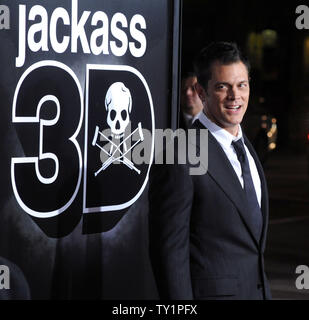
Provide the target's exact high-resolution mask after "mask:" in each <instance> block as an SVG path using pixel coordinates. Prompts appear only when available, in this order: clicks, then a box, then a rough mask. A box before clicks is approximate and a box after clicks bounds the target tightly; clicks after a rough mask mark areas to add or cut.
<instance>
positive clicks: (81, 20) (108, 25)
mask: <svg viewBox="0 0 309 320" xmlns="http://www.w3.org/2000/svg"><path fill="white" fill-rule="evenodd" d="M4 7H6V6H0V10H3V8H4ZM4 14H5V13H2V14H1V11H0V28H4V27H7V25H8V24H7V22H3V21H4ZM90 15H91V12H90V11H82V12H81V13H80V14H79V12H78V0H72V6H71V15H70V13H69V12H68V11H67V10H66V9H64V8H62V7H58V8H55V10H54V11H53V12H52V13H51V16H50V17H49V16H48V12H47V11H46V9H45V8H44V7H43V6H40V5H35V6H33V7H32V8H31V9H30V11H29V15H28V20H29V21H34V23H33V24H29V25H30V27H29V29H28V30H27V25H28V23H27V7H26V5H19V40H18V56H17V57H16V61H15V64H16V67H22V66H23V65H24V63H25V59H26V50H27V48H29V49H30V51H32V52H38V51H49V45H50V48H51V49H52V50H53V51H54V52H57V53H64V52H66V51H67V50H70V52H71V53H77V52H78V49H79V48H80V47H81V49H82V51H83V53H85V54H91V53H92V54H94V55H99V54H104V55H108V54H110V52H111V53H112V54H113V55H115V56H117V57H120V56H123V55H125V54H126V53H127V52H128V49H129V52H130V53H131V54H132V56H134V57H136V58H139V57H142V56H143V55H144V54H145V52H146V48H147V39H146V36H145V33H143V32H142V30H146V21H145V19H144V17H143V16H142V15H140V14H135V15H133V17H132V18H131V20H129V19H127V17H126V16H125V15H124V14H123V13H121V12H117V13H115V14H114V15H113V16H112V17H111V20H109V17H108V16H107V14H106V13H105V12H103V11H96V12H94V13H93V15H92V17H91V19H90ZM49 19H50V20H49ZM87 23H88V25H87ZM61 24H62V25H61ZM89 24H91V26H93V27H96V28H95V29H94V30H93V31H92V33H91V34H90V35H89V42H88V38H87V36H88V35H87V34H86V30H89V27H90V26H89ZM59 25H60V27H59ZM63 26H71V28H70V29H71V30H70V31H68V34H64V33H65V31H63V30H66V28H64V27H63ZM128 26H129V27H128ZM87 27H88V28H87ZM128 34H130V35H131V39H133V41H130V42H129V40H128V39H129V38H128ZM110 36H112V37H113V39H112V40H111V41H110ZM49 41H50V43H49ZM69 48H70V49H69Z"/></svg>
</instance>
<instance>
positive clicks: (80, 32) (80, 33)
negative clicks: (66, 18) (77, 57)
mask: <svg viewBox="0 0 309 320" xmlns="http://www.w3.org/2000/svg"><path fill="white" fill-rule="evenodd" d="M89 16H90V11H84V12H83V14H82V16H81V18H80V19H79V21H78V2H77V0H72V32H71V39H72V43H71V51H72V52H75V53H76V52H77V40H78V38H80V43H81V45H82V48H83V51H84V53H90V49H89V45H88V40H87V37H86V33H85V23H86V21H87V20H88V17H89Z"/></svg>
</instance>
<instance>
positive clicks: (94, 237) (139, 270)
mask: <svg viewBox="0 0 309 320" xmlns="http://www.w3.org/2000/svg"><path fill="white" fill-rule="evenodd" d="M20 4H24V5H26V14H27V16H28V13H29V10H30V9H31V8H32V7H33V6H34V5H41V6H43V7H44V8H45V9H46V11H47V13H48V17H49V19H50V17H51V14H52V12H53V10H54V9H55V8H57V7H63V8H64V9H65V10H66V11H67V12H68V14H69V16H70V17H71V5H72V2H71V0H65V1H60V0H53V1H47V0H45V1H33V0H29V1H21V0H2V1H1V5H6V6H8V8H9V10H10V28H9V29H7V30H6V29H2V30H0V65H1V72H0V108H1V109H0V110H1V111H0V112H1V116H0V155H1V156H0V177H1V187H0V192H1V193H0V256H2V257H4V258H6V259H8V260H10V261H11V262H13V263H15V264H16V265H17V266H18V267H19V268H20V269H21V271H22V272H23V273H24V275H25V278H26V280H27V282H28V284H29V287H30V291H31V297H32V298H33V299H50V298H69V299H74V298H82V299H86V298H103V299H104V298H107V299H139V298H142V299H152V298H156V297H157V292H156V288H155V284H154V280H153V276H152V271H151V267H150V264H149V259H148V247H147V246H148V243H147V237H148V231H147V187H146V189H145V190H144V192H143V193H142V195H141V196H140V197H139V199H138V200H137V201H136V202H135V203H134V204H133V205H132V206H131V207H129V208H126V209H125V210H123V211H119V212H115V211H114V212H110V213H104V212H103V213H93V214H91V215H90V214H89V217H91V216H93V217H94V220H93V221H91V219H88V220H87V219H85V214H83V213H82V198H83V181H84V180H83V179H84V176H83V171H82V173H81V180H80V186H79V188H78V190H77V193H76V197H75V199H74V201H73V202H72V204H71V205H70V207H69V208H68V209H67V210H65V211H64V212H62V213H61V214H60V215H59V216H54V217H50V218H44V219H42V218H38V217H34V216H31V215H29V214H28V213H26V212H25V211H24V210H23V209H22V208H21V207H20V206H19V204H18V203H17V201H16V198H15V196H14V194H13V189H12V182H11V159H12V158H13V157H23V156H27V155H28V156H30V155H31V156H36V155H37V150H38V132H39V131H38V130H39V124H38V123H36V124H31V125H30V124H19V123H12V106H13V99H14V92H15V89H16V86H17V84H18V81H19V79H20V78H21V76H22V75H23V73H24V72H25V71H26V70H27V69H28V68H29V67H31V66H32V65H34V64H36V63H39V62H40V61H44V60H52V61H57V62H59V63H61V64H64V65H65V66H67V67H69V68H70V69H71V70H72V71H73V72H74V74H75V75H76V77H77V79H78V81H79V83H80V88H81V91H82V95H83V99H84V100H83V108H85V88H86V84H85V80H86V65H87V64H105V65H106V64H108V65H127V66H131V67H133V68H135V69H136V70H138V71H139V72H140V73H141V74H142V75H143V77H144V78H145V80H146V82H147V84H148V86H149V89H150V92H151V97H152V101H153V106H154V114H155V126H156V127H157V128H165V127H169V126H170V125H171V124H175V119H172V118H171V110H172V108H176V107H177V106H176V104H175V99H174V97H173V94H174V96H175V88H176V93H177V83H178V78H177V70H178V56H177V55H178V45H179V43H178V36H177V35H178V32H179V30H178V27H179V20H178V19H179V2H178V1H165V0H156V1H143V0H130V1H126V0H101V1H100V0H92V1H86V0H79V1H78V17H81V15H82V13H83V11H90V12H91V14H90V18H88V21H87V23H86V27H85V32H86V35H87V38H88V41H89V38H90V35H91V32H92V31H93V30H94V29H95V27H93V26H91V23H90V22H89V21H90V20H91V17H92V14H93V13H94V12H96V11H104V12H105V13H106V15H107V16H108V18H109V22H110V20H111V18H112V16H113V15H114V14H115V13H116V12H121V13H123V14H124V15H125V16H126V18H127V21H128V23H129V22H130V19H131V18H132V16H133V15H135V14H140V15H142V16H143V17H144V18H145V21H146V29H145V30H142V31H143V33H144V34H145V37H146V39H147V49H146V52H145V54H144V55H143V56H142V57H140V58H136V57H134V56H132V54H131V53H130V51H129V50H127V52H126V54H125V55H123V56H121V57H116V56H114V55H113V54H112V53H111V52H110V53H109V55H105V54H100V55H97V56H96V55H94V54H87V53H83V50H82V47H81V45H80V41H78V49H77V51H78V52H77V53H71V52H70V45H69V47H68V49H67V50H66V51H65V52H64V53H62V54H59V53H55V52H54V51H53V50H52V49H51V45H50V40H49V42H48V45H49V51H45V52H44V51H38V52H31V51H30V50H29V49H28V48H27V49H26V58H25V63H24V65H23V66H22V67H16V66H15V59H16V57H17V56H18V40H19V30H18V25H19V23H18V21H19V8H18V6H19V5H20ZM37 22H39V19H38V20H35V21H29V20H28V19H27V27H26V30H28V29H29V27H30V26H31V25H32V24H34V23H37ZM57 33H58V34H59V37H60V36H63V35H70V33H71V31H70V26H64V25H63V24H62V23H58V25H57ZM126 33H127V36H128V38H129V41H130V40H132V39H131V38H130V33H129V30H128V28H127V29H126ZM109 37H110V39H109V41H110V40H114V39H113V37H112V35H111V33H110V31H109ZM59 39H61V38H59ZM175 41H176V42H175ZM173 50H174V51H173ZM175 52H176V54H175ZM42 70H43V69H42ZM54 70H55V69H54V68H52V67H45V70H43V71H42V73H40V72H37V75H36V74H33V75H34V78H35V77H36V76H37V77H38V78H37V79H34V80H33V81H34V82H36V83H35V84H33V85H30V86H29V88H26V89H24V91H23V94H24V95H26V96H25V97H24V96H21V97H19V99H21V101H22V103H23V105H25V101H29V103H28V102H27V104H26V107H25V110H28V111H29V110H30V111H29V112H31V102H33V101H32V99H39V97H37V98H35V97H36V95H38V92H40V90H41V91H42V92H43V93H45V94H52V93H49V92H48V91H49V90H48V84H50V86H51V87H53V90H54V91H53V92H54V94H55V95H56V96H57V95H58V96H60V97H61V99H62V101H68V102H65V104H66V105H68V106H69V107H68V108H69V109H68V110H65V111H63V112H61V121H60V122H59V123H58V124H57V125H58V126H59V128H58V130H56V131H57V133H55V132H56V131H53V130H51V129H50V128H48V127H46V131H44V139H45V140H46V141H48V144H49V146H50V147H51V148H52V149H53V148H54V149H57V148H59V149H60V150H66V152H64V153H62V154H61V157H62V158H61V159H60V160H61V161H62V160H63V161H66V162H67V167H68V172H72V179H71V180H70V178H69V179H67V180H65V179H64V181H62V182H61V188H58V189H57V190H54V191H53V190H49V192H50V194H51V195H52V196H51V198H49V199H48V201H44V197H43V196H42V195H41V194H40V192H41V191H40V190H39V189H36V188H32V187H29V188H27V182H26V181H28V180H27V179H30V180H31V177H27V175H26V176H25V175H23V173H18V174H20V177H21V178H20V180H19V181H21V182H20V183H21V185H23V186H22V188H24V190H25V195H26V197H27V199H29V201H32V200H31V199H33V201H34V203H35V204H34V206H39V207H40V206H46V207H48V206H53V204H54V203H55V202H57V201H58V202H59V207H60V206H61V205H63V203H65V202H67V198H66V194H65V192H66V190H71V193H73V192H74V188H75V186H76V184H77V181H78V172H79V171H78V170H79V166H78V163H76V161H75V160H76V159H75V160H74V159H73V160H72V158H71V156H72V154H74V152H75V150H74V148H73V150H72V145H71V146H70V147H68V148H66V146H65V145H63V146H62V145H61V143H62V141H61V138H62V136H63V135H65V134H66V131H67V130H69V128H68V127H67V125H66V124H68V126H70V124H72V123H75V124H74V126H75V127H76V126H77V124H78V118H79V117H80V115H79V113H80V112H84V111H85V110H81V109H80V108H78V107H76V105H78V93H77V92H75V93H74V92H73V94H72V90H73V91H74V89H72V90H71V89H70V86H71V85H72V79H71V80H70V79H69V80H68V81H65V80H64V78H65V77H66V76H68V75H65V74H63V76H62V75H61V73H59V72H56V74H53V72H54ZM44 72H45V73H46V76H45V77H44V74H43V73H44ZM31 76H32V74H31ZM68 78H70V77H68ZM42 79H43V80H42ZM48 81H50V82H48ZM70 83H71V84H70ZM175 83H176V86H175ZM46 84H47V85H46ZM44 86H45V87H44ZM173 88H174V90H173ZM173 92H174V93H173ZM27 99H28V100H27ZM71 100H73V101H75V103H74V105H73V104H72V105H71V104H70V101H71ZM35 102H36V105H37V103H38V100H35V101H34V102H33V103H35ZM23 110H24V109H23ZM34 110H35V108H34ZM48 110H51V111H48V112H47V111H46V109H44V108H43V109H42V111H41V112H43V113H42V114H44V112H45V113H46V114H45V116H46V119H48V118H49V117H50V119H51V118H53V117H55V115H56V112H57V111H56V108H55V106H53V107H52V106H50V107H49V109H48ZM28 111H27V112H28ZM32 111H33V110H32ZM32 113H34V112H32ZM139 117H140V118H141V119H145V121H146V122H149V121H150V120H149V114H148V113H147V114H145V116H143V115H142V114H139ZM134 121H135V120H134ZM136 123H137V120H136V121H135V125H136ZM84 130H85V113H84V117H83V121H82V125H81V127H80V131H79V134H78V136H77V138H76V140H77V142H78V144H79V145H80V151H81V155H82V160H83V161H84V133H85V132H84ZM73 132H74V130H73ZM91 134H92V133H91ZM61 152H62V151H61ZM70 160H72V161H73V162H74V161H75V163H72V166H69V163H70ZM46 161H47V160H46ZM48 168H50V165H46V166H45V165H43V164H42V167H41V170H42V172H45V173H46V175H47V176H48V175H49V176H50V175H51V174H52V171H53V170H51V172H49V171H48V170H49V169H48ZM44 170H45V171H44ZM17 171H18V170H17ZM17 171H16V172H17ZM68 176H69V177H70V175H69V174H68ZM23 179H25V180H23ZM72 181H73V182H72ZM110 183H115V181H110ZM102 217H103V219H102ZM102 231H106V232H102ZM11 290H12V294H13V295H14V288H12V289H11Z"/></svg>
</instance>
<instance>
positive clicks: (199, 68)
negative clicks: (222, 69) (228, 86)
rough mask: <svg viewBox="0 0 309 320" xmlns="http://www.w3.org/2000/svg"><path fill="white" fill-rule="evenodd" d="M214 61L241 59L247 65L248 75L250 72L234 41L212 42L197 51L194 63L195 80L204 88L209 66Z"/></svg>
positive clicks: (209, 70) (222, 61)
mask: <svg viewBox="0 0 309 320" xmlns="http://www.w3.org/2000/svg"><path fill="white" fill-rule="evenodd" d="M216 61H218V62H219V63H221V64H223V65H228V64H231V63H235V62H239V61H241V62H242V63H243V64H244V65H245V66H246V67H247V70H248V75H249V73H250V63H249V60H248V59H247V57H245V56H244V55H243V54H242V52H241V51H240V49H239V48H238V46H237V44H236V43H234V42H224V41H218V42H212V43H211V44H210V45H208V46H207V47H205V48H203V49H202V50H201V51H200V52H199V54H198V55H197V57H196V59H195V63H194V69H195V72H196V75H197V80H198V82H199V83H200V84H201V85H202V86H203V87H204V88H205V89H207V84H208V81H209V80H210V79H211V66H212V64H213V63H214V62H216Z"/></svg>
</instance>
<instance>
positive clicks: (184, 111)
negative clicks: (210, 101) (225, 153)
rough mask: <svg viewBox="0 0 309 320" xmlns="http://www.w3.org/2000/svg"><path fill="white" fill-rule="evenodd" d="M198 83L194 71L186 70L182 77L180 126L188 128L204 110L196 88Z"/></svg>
mask: <svg viewBox="0 0 309 320" xmlns="http://www.w3.org/2000/svg"><path fill="white" fill-rule="evenodd" d="M196 83H197V78H196V75H195V73H194V72H193V71H185V72H184V73H183V75H182V79H181V97H180V117H179V127H180V128H182V129H188V128H190V127H191V125H192V123H193V122H194V120H195V119H197V118H198V116H199V115H200V113H201V112H202V111H203V102H202V100H201V99H200V97H199V96H198V94H197V92H196V90H195V84H196Z"/></svg>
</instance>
